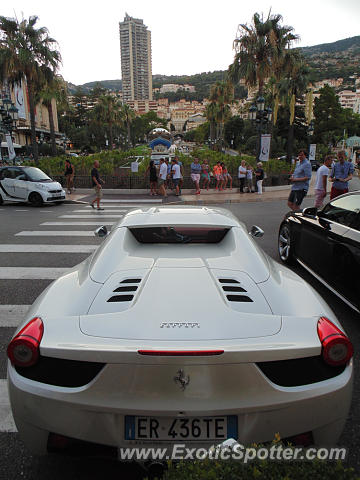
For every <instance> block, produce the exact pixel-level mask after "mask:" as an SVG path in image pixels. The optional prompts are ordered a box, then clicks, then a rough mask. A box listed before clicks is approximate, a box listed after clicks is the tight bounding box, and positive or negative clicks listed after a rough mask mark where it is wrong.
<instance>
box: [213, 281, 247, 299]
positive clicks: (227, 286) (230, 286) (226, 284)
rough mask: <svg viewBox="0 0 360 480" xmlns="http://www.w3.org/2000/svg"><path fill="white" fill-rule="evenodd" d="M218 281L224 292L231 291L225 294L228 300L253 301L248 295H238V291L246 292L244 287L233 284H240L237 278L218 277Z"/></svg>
mask: <svg viewBox="0 0 360 480" xmlns="http://www.w3.org/2000/svg"><path fill="white" fill-rule="evenodd" d="M219 282H220V283H221V284H222V289H223V291H224V292H232V294H227V295H226V298H227V299H228V301H229V302H253V300H252V299H251V298H250V297H249V296H248V295H238V293H247V291H246V290H245V288H243V287H239V286H237V285H234V284H240V282H239V281H238V280H235V279H234V278H219Z"/></svg>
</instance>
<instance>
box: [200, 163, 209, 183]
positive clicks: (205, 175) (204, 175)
mask: <svg viewBox="0 0 360 480" xmlns="http://www.w3.org/2000/svg"><path fill="white" fill-rule="evenodd" d="M209 170H210V165H209V162H208V161H207V160H206V158H205V160H204V161H203V163H202V164H201V179H202V180H203V181H204V183H203V186H202V188H203V189H204V190H205V188H206V190H209V185H210V172H209Z"/></svg>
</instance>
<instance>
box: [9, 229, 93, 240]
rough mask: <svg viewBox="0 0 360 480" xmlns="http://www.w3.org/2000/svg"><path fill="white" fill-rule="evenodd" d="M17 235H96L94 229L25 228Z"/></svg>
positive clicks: (16, 234)
mask: <svg viewBox="0 0 360 480" xmlns="http://www.w3.org/2000/svg"><path fill="white" fill-rule="evenodd" d="M14 236H15V237H94V238H95V234H94V232H93V230H59V231H56V230H24V231H22V232H19V233H15V235H14Z"/></svg>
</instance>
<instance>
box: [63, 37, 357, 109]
mask: <svg viewBox="0 0 360 480" xmlns="http://www.w3.org/2000/svg"><path fill="white" fill-rule="evenodd" d="M300 50H301V51H302V53H303V54H304V56H305V59H306V61H307V63H308V64H309V66H310V67H311V70H312V78H311V80H312V81H313V82H316V81H319V80H324V79H326V78H338V77H342V78H344V85H346V86H349V87H350V88H352V87H353V86H354V79H353V76H354V75H358V76H360V36H356V37H351V38H345V39H343V40H338V41H336V42H332V43H322V44H319V45H314V46H311V47H302V48H300ZM225 75H226V70H217V71H215V72H203V73H198V74H196V75H159V74H158V75H153V87H154V88H159V87H161V86H162V85H163V84H164V83H175V84H185V83H187V84H189V85H194V86H195V89H196V92H195V93H189V92H181V93H180V92H178V93H177V94H171V93H170V94H166V96H167V97H168V98H169V100H170V101H172V100H177V99H178V98H187V99H190V100H202V99H203V98H204V97H207V96H208V95H209V91H210V87H211V85H212V84H213V83H215V82H217V81H218V80H223V79H224V78H225ZM96 84H101V85H102V86H103V87H104V88H107V89H109V90H113V91H118V90H121V88H122V82H121V80H102V81H101V82H88V83H85V84H84V85H79V86H76V85H73V84H71V83H68V88H69V91H70V93H74V92H75V90H76V89H77V88H81V89H82V90H83V91H84V92H85V93H89V92H90V91H91V89H92V88H94V86H95V85H96ZM235 93H236V97H237V98H241V97H243V96H244V95H245V93H246V92H245V90H244V89H243V88H241V87H237V89H236V92H235ZM162 96H163V95H162Z"/></svg>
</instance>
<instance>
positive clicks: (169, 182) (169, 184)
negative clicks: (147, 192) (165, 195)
mask: <svg viewBox="0 0 360 480" xmlns="http://www.w3.org/2000/svg"><path fill="white" fill-rule="evenodd" d="M165 163H166V167H167V175H166V182H165V188H170V189H172V188H173V184H172V179H171V162H170V163H169V158H168V157H166V158H165Z"/></svg>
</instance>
